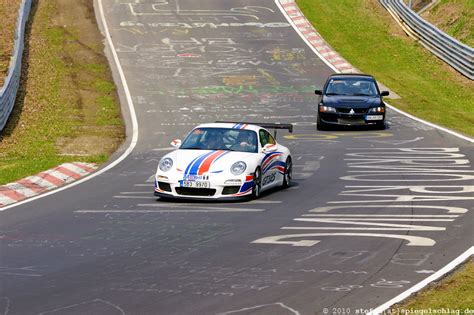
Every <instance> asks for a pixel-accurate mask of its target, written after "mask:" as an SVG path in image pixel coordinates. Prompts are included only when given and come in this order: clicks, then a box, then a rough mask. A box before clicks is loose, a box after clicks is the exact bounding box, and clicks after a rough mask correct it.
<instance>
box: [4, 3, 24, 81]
mask: <svg viewBox="0 0 474 315" xmlns="http://www.w3.org/2000/svg"><path fill="white" fill-rule="evenodd" d="M20 3H21V0H0V21H2V25H1V27H0V87H2V86H3V82H4V79H5V76H6V74H7V71H8V66H9V63H10V57H11V55H12V51H13V44H14V41H15V38H14V37H15V27H16V19H17V16H18V9H19V8H20Z"/></svg>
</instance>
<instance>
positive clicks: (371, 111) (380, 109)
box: [369, 106, 385, 114]
mask: <svg viewBox="0 0 474 315" xmlns="http://www.w3.org/2000/svg"><path fill="white" fill-rule="evenodd" d="M381 113H385V107H382V106H379V107H372V108H370V109H369V114H381Z"/></svg>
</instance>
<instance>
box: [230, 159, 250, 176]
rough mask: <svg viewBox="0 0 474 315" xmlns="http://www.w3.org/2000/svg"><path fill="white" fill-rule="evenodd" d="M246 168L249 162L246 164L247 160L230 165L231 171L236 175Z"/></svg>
mask: <svg viewBox="0 0 474 315" xmlns="http://www.w3.org/2000/svg"><path fill="white" fill-rule="evenodd" d="M246 168H247V164H245V162H242V161H238V162H235V163H234V164H232V166H231V167H230V172H231V173H232V174H234V175H240V174H242V173H243V172H244V171H245V169H246Z"/></svg>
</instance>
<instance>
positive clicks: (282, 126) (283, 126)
mask: <svg viewBox="0 0 474 315" xmlns="http://www.w3.org/2000/svg"><path fill="white" fill-rule="evenodd" d="M216 123H220V124H248V125H257V126H260V127H262V128H266V129H286V130H288V131H289V132H293V125H292V124H279V123H274V124H272V123H258V122H248V121H223V120H218V121H216Z"/></svg>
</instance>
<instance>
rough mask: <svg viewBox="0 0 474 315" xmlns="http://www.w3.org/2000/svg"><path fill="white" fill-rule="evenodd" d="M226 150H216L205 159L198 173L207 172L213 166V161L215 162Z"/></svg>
mask: <svg viewBox="0 0 474 315" xmlns="http://www.w3.org/2000/svg"><path fill="white" fill-rule="evenodd" d="M223 153H225V151H216V152H214V153H212V154H211V155H209V156H208V157H207V158H206V159H204V161H202V163H201V165H200V166H199V169H198V172H197V173H198V175H202V174H204V173H206V172H208V171H209V168H211V164H212V162H214V160H215V159H217V158H218V157H219V156H221V155H222V154H223Z"/></svg>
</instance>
